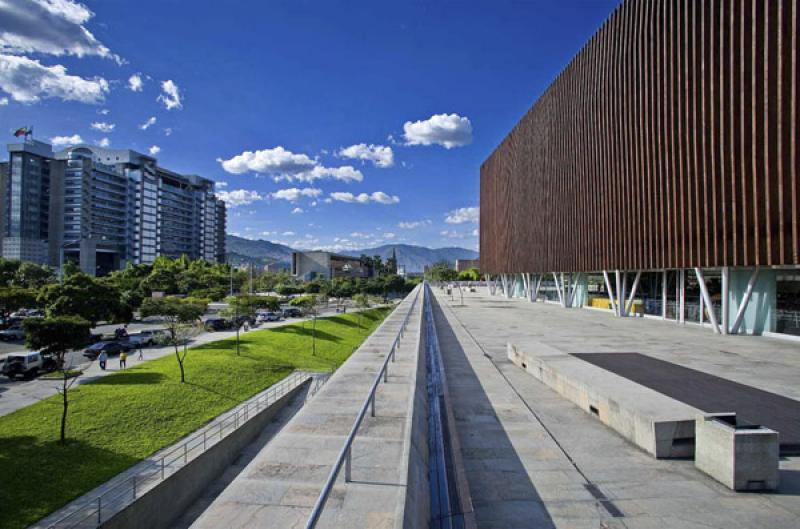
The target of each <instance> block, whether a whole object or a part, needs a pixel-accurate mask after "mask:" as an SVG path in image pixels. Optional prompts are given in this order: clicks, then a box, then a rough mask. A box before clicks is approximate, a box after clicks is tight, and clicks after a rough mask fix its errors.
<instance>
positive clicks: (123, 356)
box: [119, 351, 128, 369]
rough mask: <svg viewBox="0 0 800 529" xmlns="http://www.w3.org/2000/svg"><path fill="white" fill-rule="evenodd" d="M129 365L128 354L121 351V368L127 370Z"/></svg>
mask: <svg viewBox="0 0 800 529" xmlns="http://www.w3.org/2000/svg"><path fill="white" fill-rule="evenodd" d="M127 363H128V353H127V352H125V351H120V353H119V368H120V369H125V367H126V366H127Z"/></svg>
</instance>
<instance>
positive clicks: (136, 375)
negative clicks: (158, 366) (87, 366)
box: [84, 371, 166, 386]
mask: <svg viewBox="0 0 800 529" xmlns="http://www.w3.org/2000/svg"><path fill="white" fill-rule="evenodd" d="M165 378H166V377H165V376H164V375H163V374H162V373H150V372H136V371H130V372H127V371H117V372H116V373H114V374H112V375H109V376H102V375H98V376H97V377H92V378H91V379H89V380H88V381H90V382H91V383H92V384H102V385H106V386H118V385H134V384H158V383H160V382H161V381H162V380H164V379H165ZM86 382H87V380H84V383H86Z"/></svg>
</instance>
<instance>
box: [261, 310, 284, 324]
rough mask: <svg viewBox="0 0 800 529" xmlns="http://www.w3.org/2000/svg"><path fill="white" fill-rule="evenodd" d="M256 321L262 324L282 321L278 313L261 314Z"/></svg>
mask: <svg viewBox="0 0 800 529" xmlns="http://www.w3.org/2000/svg"><path fill="white" fill-rule="evenodd" d="M256 321H257V322H259V323H261V322H264V321H281V314H279V313H277V312H272V311H268V312H259V313H258V317H257V318H256Z"/></svg>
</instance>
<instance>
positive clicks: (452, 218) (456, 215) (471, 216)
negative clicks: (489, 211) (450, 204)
mask: <svg viewBox="0 0 800 529" xmlns="http://www.w3.org/2000/svg"><path fill="white" fill-rule="evenodd" d="M479 218H480V208H478V207H474V208H459V209H454V210H453V211H451V212H450V213H448V214H447V217H445V219H444V221H445V222H446V223H448V224H465V223H467V222H471V223H473V224H477V223H478V220H479Z"/></svg>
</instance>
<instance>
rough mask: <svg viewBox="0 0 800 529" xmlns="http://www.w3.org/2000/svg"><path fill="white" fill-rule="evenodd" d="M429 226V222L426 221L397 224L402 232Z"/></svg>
mask: <svg viewBox="0 0 800 529" xmlns="http://www.w3.org/2000/svg"><path fill="white" fill-rule="evenodd" d="M430 224H431V221H430V220H428V219H425V220H410V221H405V222H398V223H397V227H398V228H401V229H403V230H413V229H416V228H421V227H422V226H428V225H430Z"/></svg>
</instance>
